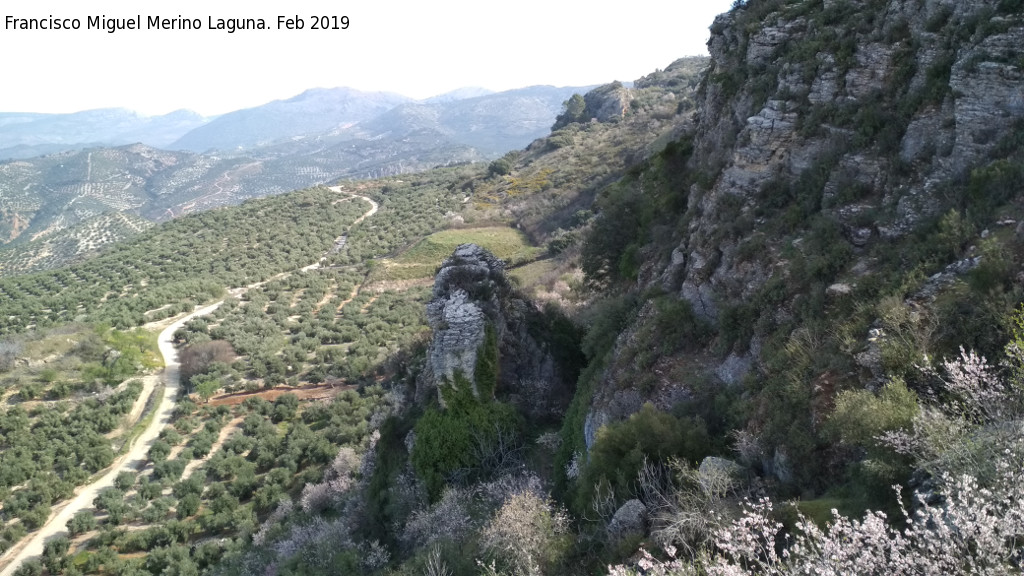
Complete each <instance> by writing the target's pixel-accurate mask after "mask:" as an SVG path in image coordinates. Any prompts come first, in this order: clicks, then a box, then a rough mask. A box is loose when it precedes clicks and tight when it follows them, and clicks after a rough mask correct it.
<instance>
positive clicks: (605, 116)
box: [583, 82, 630, 122]
mask: <svg viewBox="0 0 1024 576" xmlns="http://www.w3.org/2000/svg"><path fill="white" fill-rule="evenodd" d="M583 100H584V101H585V102H586V103H587V114H588V115H589V116H590V117H591V118H594V119H595V120H597V121H598V122H608V121H609V120H611V119H613V118H621V117H622V115H623V114H624V113H625V111H626V109H627V107H628V106H629V100H630V94H629V89H628V88H626V87H624V86H623V85H622V83H620V82H612V83H611V84H605V85H604V86H599V87H597V88H594V89H593V90H591V91H589V92H587V93H586V94H585V95H584V96H583Z"/></svg>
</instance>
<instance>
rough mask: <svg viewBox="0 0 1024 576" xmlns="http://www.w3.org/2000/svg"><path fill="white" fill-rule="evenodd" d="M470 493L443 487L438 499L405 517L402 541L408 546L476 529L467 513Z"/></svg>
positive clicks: (444, 538) (461, 534)
mask: <svg viewBox="0 0 1024 576" xmlns="http://www.w3.org/2000/svg"><path fill="white" fill-rule="evenodd" d="M472 500H473V493H472V492H470V491H468V490H464V489H462V488H452V487H448V488H445V491H444V494H442V495H441V499H440V500H439V501H438V502H437V503H436V504H434V505H433V506H431V507H430V508H428V509H420V510H417V511H415V512H413V513H412V514H411V515H410V516H409V520H408V521H407V522H406V523H405V528H404V530H403V531H402V540H403V541H404V542H405V543H406V544H407V545H408V546H409V547H410V548H417V547H420V546H425V545H432V544H434V543H436V542H439V541H441V540H458V539H459V538H461V537H462V536H464V535H466V534H467V533H468V532H469V531H470V530H472V529H475V528H477V527H478V526H477V524H476V523H475V522H474V521H473V517H472V515H471V514H470V507H471V506H472Z"/></svg>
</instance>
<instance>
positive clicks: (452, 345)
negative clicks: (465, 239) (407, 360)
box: [427, 244, 508, 392]
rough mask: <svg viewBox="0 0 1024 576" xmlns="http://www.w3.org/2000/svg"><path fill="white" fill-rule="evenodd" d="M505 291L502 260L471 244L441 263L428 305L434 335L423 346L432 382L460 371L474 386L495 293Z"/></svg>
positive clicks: (492, 315)
mask: <svg viewBox="0 0 1024 576" xmlns="http://www.w3.org/2000/svg"><path fill="white" fill-rule="evenodd" d="M507 290H508V280H507V279H506V278H505V264H504V262H502V261H501V260H499V259H497V258H495V257H494V256H493V255H492V254H491V253H490V252H487V251H486V250H484V249H483V248H480V247H479V246H477V245H475V244H463V245H461V246H459V247H458V248H456V249H455V252H454V253H453V254H452V255H451V257H450V258H448V259H447V260H445V262H444V264H442V265H441V270H440V271H439V272H438V273H437V277H436V278H435V279H434V291H433V295H432V298H431V300H430V302H429V303H428V304H427V322H428V323H429V324H430V327H431V329H432V330H433V331H434V337H433V339H432V341H431V343H430V347H429V348H428V350H427V376H428V380H429V382H430V384H431V385H432V386H437V385H438V384H439V383H442V382H454V381H455V375H456V374H461V375H462V376H463V377H465V378H466V379H467V380H469V381H470V382H471V383H472V384H473V386H474V392H475V391H476V382H475V381H474V380H473V373H474V371H475V369H476V362H477V353H478V352H479V351H480V348H481V346H482V345H483V343H484V335H485V326H486V324H487V322H488V321H491V322H492V323H494V324H496V322H495V320H498V313H497V311H498V308H499V303H498V294H499V292H502V291H507Z"/></svg>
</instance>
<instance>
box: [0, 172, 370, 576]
mask: <svg viewBox="0 0 1024 576" xmlns="http://www.w3.org/2000/svg"><path fill="white" fill-rule="evenodd" d="M330 190H333V191H334V192H337V193H339V194H348V195H350V196H353V197H355V198H361V199H363V200H366V201H367V202H369V203H370V209H369V210H367V211H366V212H365V213H363V215H362V216H360V217H359V218H357V219H356V220H355V221H354V222H352V224H350V225H349V228H350V229H351V227H352V226H355V225H356V224H359V223H360V222H362V221H363V220H365V219H367V218H369V217H370V216H373V215H374V214H376V213H377V209H378V208H379V206H378V205H377V203H376V202H374V201H373V200H371V199H370V198H367V197H366V196H360V195H358V194H354V193H352V192H348V191H344V190H343V189H342V187H341V186H331V187H330ZM319 267H320V262H317V263H315V264H311V265H309V266H306V267H304V268H301V270H313V269H316V268H319ZM264 283H265V282H260V283H257V284H252V285H250V286H246V287H245V288H242V289H236V290H232V291H230V294H231V295H232V296H236V297H237V296H241V295H242V294H243V293H245V291H246V290H248V289H249V288H255V287H257V286H260V285H262V284H264ZM223 303H224V301H223V300H221V301H220V302H216V303H214V304H210V305H209V306H204V307H203V308H200V309H198V310H196V311H194V312H192V313H191V314H189V315H187V316H184V317H182V318H180V319H178V320H177V321H175V322H174V323H173V324H171V325H170V326H168V327H166V328H164V329H163V330H162V331H161V332H160V336H159V340H158V343H159V348H160V354H161V355H162V356H163V358H164V371H163V374H162V375H161V376H162V378H163V381H164V394H163V398H161V399H160V403H159V405H158V406H157V407H156V409H155V413H154V415H153V419H152V421H151V422H150V423H149V425H148V426H146V429H145V430H144V431H143V432H142V434H140V435H139V437H138V438H136V439H135V440H134V441H133V442H132V445H131V446H130V447H129V449H128V452H126V453H125V454H123V455H121V456H119V457H117V458H115V459H114V463H113V464H111V465H110V467H109V468H108V469H107V471H106V472H105V473H103V476H101V477H100V478H98V479H97V480H96V481H95V482H93V483H92V484H89V485H87V486H84V487H82V488H80V489H79V491H78V493H77V494H76V495H75V496H74V497H73V498H72V499H71V500H68V501H67V502H64V503H61V504H59V505H57V506H56V507H55V508H54V511H53V512H52V513H51V514H50V518H49V520H47V521H46V524H44V525H43V526H42V527H41V528H40V529H39V530H37V531H35V532H33V533H31V534H29V535H28V536H26V537H25V538H23V539H22V540H21V541H20V542H18V544H17V545H15V546H14V547H12V548H11V549H10V550H8V551H7V553H5V554H4V555H2V556H0V565H2V566H3V569H2V570H0V576H11V575H12V574H13V573H14V571H15V570H17V569H18V567H19V566H21V563H22V562H24V561H25V560H27V559H29V558H35V557H39V556H41V555H42V554H43V545H44V544H45V542H46V541H47V540H49V539H50V538H53V537H54V536H58V535H61V534H66V533H67V523H68V520H71V518H72V517H73V516H74V515H75V513H76V512H78V511H79V510H88V509H91V508H92V507H93V506H92V502H93V500H95V499H96V496H97V495H99V493H100V491H102V490H103V489H104V488H109V487H111V486H113V485H114V479H115V478H117V475H118V473H120V472H122V471H126V470H127V471H132V472H135V471H138V470H141V469H142V467H143V466H145V464H146V462H147V461H148V458H147V457H146V454H147V453H148V452H149V448H150V446H152V445H153V441H154V440H156V438H157V436H159V435H160V431H161V430H163V429H164V427H165V426H167V424H169V423H170V420H171V413H172V412H173V411H174V406H175V399H176V398H177V395H178V386H179V384H180V371H179V370H180V365H179V364H178V351H177V349H175V347H174V333H175V332H176V331H177V330H178V329H179V328H181V327H182V326H184V325H185V324H186V323H187V322H188V321H190V320H192V319H193V318H197V317H199V316H205V315H207V314H209V313H211V312H213V311H214V310H216V309H217V308H219V307H220V305H221V304H223ZM150 390H151V389H150V388H148V387H147V389H145V390H143V393H142V397H140V398H139V402H146V401H147V398H148V397H149V395H150V394H152V392H150Z"/></svg>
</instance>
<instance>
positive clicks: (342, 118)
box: [169, 88, 409, 152]
mask: <svg viewBox="0 0 1024 576" xmlns="http://www.w3.org/2000/svg"><path fill="white" fill-rule="evenodd" d="M407 101H409V99H408V98H406V97H404V96H400V95H398V94H388V93H384V92H373V93H370V92H360V91H359V90H353V89H351V88H331V89H325V88H317V89H313V90H307V91H305V92H303V93H302V94H299V95H298V96H295V97H293V98H289V99H287V100H275V101H273V102H270V103H268V104H264V105H262V106H257V107H254V108H247V109H245V110H238V111H235V112H229V113H227V114H224V115H222V116H220V117H218V118H216V119H215V120H213V121H211V122H210V123H209V124H206V125H205V126H201V127H198V128H196V129H194V130H192V131H190V132H189V133H187V134H185V135H184V136H182V137H181V138H179V139H178V140H177V141H175V142H173V143H171V144H170V146H169V148H171V149H172V150H191V151H193V152H206V151H207V150H224V151H232V150H236V149H251V148H256V147H259V146H261V145H266V144H270V143H273V142H275V141H277V140H282V139H286V138H293V137H298V136H305V135H309V134H316V133H319V132H327V131H330V130H334V129H336V128H339V127H343V126H348V125H351V124H354V123H356V122H361V121H364V120H369V119H371V118H375V117H377V116H379V115H380V114H382V113H384V112H386V111H388V110H390V109H392V108H394V107H395V106H397V105H399V104H402V103H403V102H407Z"/></svg>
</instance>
